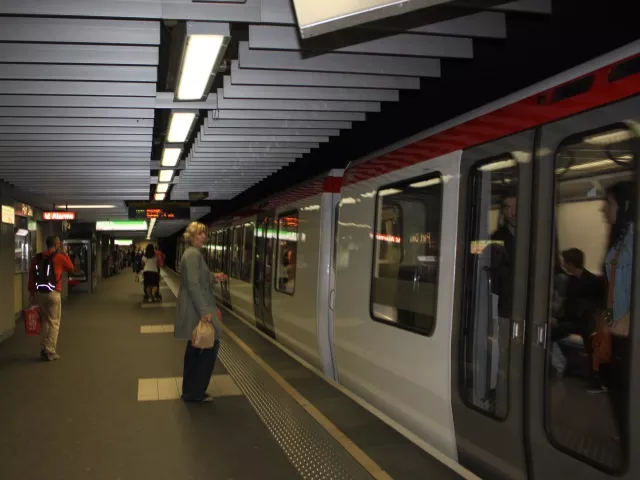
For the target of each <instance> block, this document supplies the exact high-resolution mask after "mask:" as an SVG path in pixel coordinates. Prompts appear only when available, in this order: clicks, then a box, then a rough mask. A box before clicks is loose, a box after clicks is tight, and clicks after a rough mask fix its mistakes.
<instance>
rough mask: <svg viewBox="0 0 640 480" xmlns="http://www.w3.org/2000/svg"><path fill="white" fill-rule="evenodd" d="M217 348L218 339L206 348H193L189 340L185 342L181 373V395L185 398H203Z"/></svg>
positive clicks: (218, 346)
mask: <svg viewBox="0 0 640 480" xmlns="http://www.w3.org/2000/svg"><path fill="white" fill-rule="evenodd" d="M219 349H220V341H219V340H216V341H215V343H214V344H213V348H208V349H200V348H195V347H194V346H193V345H191V341H189V342H187V349H186V351H185V352H184V371H183V374H182V397H183V398H184V399H185V400H200V399H202V398H204V394H205V393H206V391H207V388H208V387H209V381H210V380H211V374H212V373H213V366H214V365H215V363H216V358H217V357H218V350H219Z"/></svg>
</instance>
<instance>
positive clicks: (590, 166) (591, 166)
mask: <svg viewBox="0 0 640 480" xmlns="http://www.w3.org/2000/svg"><path fill="white" fill-rule="evenodd" d="M617 166H619V165H618V164H617V163H616V162H614V161H613V160H597V161H595V162H590V163H580V164H578V165H572V166H571V167H569V171H571V172H575V171H576V170H595V169H598V168H606V167H617ZM566 170H567V169H566V168H558V169H556V173H563V172H565V171H566Z"/></svg>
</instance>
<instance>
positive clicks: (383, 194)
mask: <svg viewBox="0 0 640 480" xmlns="http://www.w3.org/2000/svg"><path fill="white" fill-rule="evenodd" d="M396 193H402V190H398V189H397V188H387V189H385V190H380V193H379V194H378V195H379V196H381V197H386V196H388V195H395V194H396Z"/></svg>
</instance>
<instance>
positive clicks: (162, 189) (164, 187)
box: [156, 183, 169, 193]
mask: <svg viewBox="0 0 640 480" xmlns="http://www.w3.org/2000/svg"><path fill="white" fill-rule="evenodd" d="M167 190H169V184H168V183H159V184H158V186H157V187H156V193H167Z"/></svg>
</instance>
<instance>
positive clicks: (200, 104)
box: [154, 92, 218, 110]
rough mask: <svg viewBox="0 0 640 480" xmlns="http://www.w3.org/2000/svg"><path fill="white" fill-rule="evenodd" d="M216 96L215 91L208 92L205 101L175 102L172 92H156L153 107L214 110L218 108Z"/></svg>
mask: <svg viewBox="0 0 640 480" xmlns="http://www.w3.org/2000/svg"><path fill="white" fill-rule="evenodd" d="M216 97H217V96H216V94H215V93H210V94H209V96H208V97H207V99H206V100H205V101H193V102H176V101H174V96H173V93H171V92H157V94H156V100H155V107H154V108H163V109H172V110H194V109H200V110H214V109H216V108H218V100H217V98H216Z"/></svg>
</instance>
